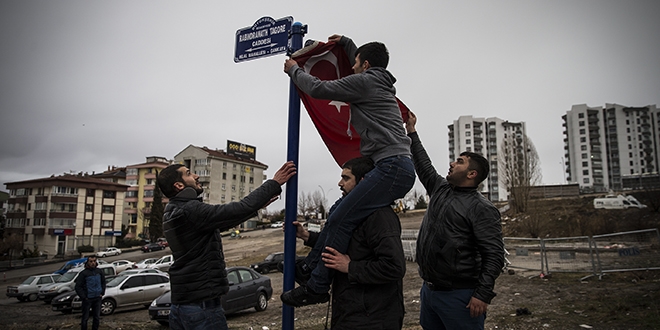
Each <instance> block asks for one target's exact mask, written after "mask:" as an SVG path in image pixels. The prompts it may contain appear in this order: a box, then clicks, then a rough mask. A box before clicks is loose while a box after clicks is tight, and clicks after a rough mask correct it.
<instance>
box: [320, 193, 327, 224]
mask: <svg viewBox="0 0 660 330" xmlns="http://www.w3.org/2000/svg"><path fill="white" fill-rule="evenodd" d="M319 188H321V193H323V203H321V205H322V206H323V219H325V218H326V217H325V214H326V213H327V212H326V210H325V204H326V203H325V190H323V187H321V185H319Z"/></svg>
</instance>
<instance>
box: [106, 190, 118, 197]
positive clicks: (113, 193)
mask: <svg viewBox="0 0 660 330" xmlns="http://www.w3.org/2000/svg"><path fill="white" fill-rule="evenodd" d="M115 196H116V192H114V191H110V190H103V198H115Z"/></svg>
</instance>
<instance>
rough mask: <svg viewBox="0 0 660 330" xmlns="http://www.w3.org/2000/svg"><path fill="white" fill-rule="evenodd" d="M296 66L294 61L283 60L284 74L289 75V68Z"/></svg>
mask: <svg viewBox="0 0 660 330" xmlns="http://www.w3.org/2000/svg"><path fill="white" fill-rule="evenodd" d="M297 64H298V62H296V61H295V60H292V59H290V58H287V59H286V60H284V73H286V74H289V70H291V68H292V67H293V66H294V65H297Z"/></svg>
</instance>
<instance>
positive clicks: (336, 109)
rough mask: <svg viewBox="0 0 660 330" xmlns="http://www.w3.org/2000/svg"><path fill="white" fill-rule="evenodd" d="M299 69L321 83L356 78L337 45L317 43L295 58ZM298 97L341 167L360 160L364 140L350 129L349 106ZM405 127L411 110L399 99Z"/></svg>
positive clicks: (343, 52)
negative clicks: (352, 76)
mask: <svg viewBox="0 0 660 330" xmlns="http://www.w3.org/2000/svg"><path fill="white" fill-rule="evenodd" d="M292 59H294V60H295V61H296V62H297V63H298V66H299V67H301V68H302V69H304V70H305V72H307V73H309V74H311V75H313V76H315V77H318V78H319V79H321V80H335V79H339V78H343V77H346V76H348V75H350V74H353V69H352V67H351V63H350V61H349V60H348V56H347V55H346V52H345V51H344V48H343V47H342V46H340V45H338V44H337V43H334V42H328V43H323V42H320V41H315V42H314V43H313V44H312V45H310V46H307V47H305V48H303V49H301V50H299V51H297V52H296V53H294V54H293V56H292ZM298 94H300V98H301V99H302V101H303V104H304V105H305V108H306V109H307V113H308V114H309V117H310V118H311V119H312V122H313V123H314V126H316V130H318V132H319V135H321V139H323V142H324V143H325V145H326V146H327V147H328V150H329V151H330V154H332V157H333V158H334V159H335V161H336V162H337V164H338V165H339V166H340V167H341V166H342V165H343V164H344V163H345V162H346V161H348V160H350V159H353V158H356V157H360V156H361V154H360V137H359V136H358V134H357V132H356V131H355V128H353V126H352V125H350V126H349V111H350V108H349V106H350V105H349V104H348V103H345V102H340V101H333V100H319V99H315V98H312V97H311V96H309V95H307V94H305V93H303V92H302V91H301V90H300V89H298ZM397 102H398V103H399V109H400V110H401V117H402V120H403V121H402V124H403V122H405V121H406V120H408V107H406V106H405V104H403V102H401V101H400V100H399V99H398V98H397Z"/></svg>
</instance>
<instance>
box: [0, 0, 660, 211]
mask: <svg viewBox="0 0 660 330" xmlns="http://www.w3.org/2000/svg"><path fill="white" fill-rule="evenodd" d="M264 16H269V17H272V18H274V19H279V18H282V17H286V16H293V18H294V20H295V21H298V22H301V23H303V24H306V25H307V26H308V34H307V35H306V36H305V39H307V38H311V39H319V40H323V41H325V40H326V39H327V37H328V36H330V35H331V34H334V33H338V34H344V35H347V36H349V37H351V38H353V40H354V41H355V43H356V44H358V45H361V44H363V43H366V42H369V41H374V40H378V41H382V42H384V43H385V44H386V45H387V46H388V48H389V50H390V55H391V60H390V65H389V70H390V71H391V72H392V74H393V75H394V76H395V77H397V79H398V81H397V83H396V85H395V86H396V87H397V95H398V97H399V98H400V99H401V100H402V101H403V102H405V103H406V104H407V105H408V106H409V107H410V109H411V110H412V111H413V112H415V113H416V114H417V116H418V118H419V122H418V125H417V127H418V131H419V134H420V137H421V139H422V141H423V142H424V144H425V146H426V147H427V149H428V151H429V154H430V156H431V158H432V159H433V161H434V164H435V166H436V168H437V169H438V171H439V172H440V173H443V174H444V173H446V170H447V168H448V163H449V159H448V154H449V153H448V144H447V125H449V124H451V123H452V122H453V120H455V119H457V118H458V117H459V116H462V115H472V116H476V117H499V118H501V119H504V120H509V121H513V122H520V121H524V122H526V124H527V133H528V136H529V137H530V138H531V140H532V141H533V142H534V144H535V145H536V148H537V150H538V153H539V156H540V159H541V167H542V172H543V183H545V184H553V183H562V182H563V181H564V176H563V170H562V165H561V159H562V157H563V154H564V151H563V135H562V120H561V116H562V115H564V114H565V113H566V111H568V110H570V109H571V106H572V105H574V104H587V105H589V106H603V105H605V103H618V104H622V105H627V106H645V105H649V104H656V105H660V37H659V34H658V33H659V31H660V2H658V1H656V0H649V1H641V0H626V1H623V0H621V1H605V0H592V1H587V0H581V1H574V0H569V1H565V0H559V1H545V2H540V1H523V0H520V1H486V0H484V1H460V2H459V1H438V0H427V1H415V0H410V1H355V0H351V1H343V0H335V1H304V2H297V3H296V2H292V1H284V2H283V1H233V2H226V1H215V0H214V1H163V0H160V1H118V0H114V1H81V0H80V1H78V0H68V1H67V0H60V1H30V0H27V1H23V0H20V1H18V0H16V1H9V0H3V1H1V2H0V84H1V85H0V86H1V87H0V112H1V113H0V122H1V123H2V127H1V130H0V138H1V139H0V141H2V143H1V144H0V183H6V182H13V181H20V180H27V179H36V178H42V177H47V176H50V175H51V174H56V175H59V174H62V173H64V172H69V171H76V172H80V171H83V172H90V173H91V172H92V171H96V172H101V171H103V170H105V169H107V167H108V165H116V166H126V165H131V164H138V163H142V162H144V161H145V156H152V155H156V156H164V157H167V158H168V159H172V158H173V157H174V155H176V154H177V153H179V152H180V151H181V150H183V149H184V148H185V147H186V146H188V145H190V144H193V145H196V146H207V147H209V148H218V149H225V148H226V141H227V140H233V141H238V142H242V143H246V144H249V145H252V146H255V147H256V152H257V160H258V161H260V162H262V163H265V164H267V165H269V166H270V167H269V169H268V171H267V174H268V177H269V178H270V177H272V175H273V174H274V173H275V171H276V170H277V168H279V166H280V165H281V164H282V163H283V162H284V161H286V151H287V116H288V115H287V112H288V88H289V78H288V77H287V76H286V75H285V74H284V73H283V71H282V68H283V62H284V59H285V55H277V56H273V57H268V58H262V59H258V60H253V61H248V62H242V63H238V64H237V63H234V61H233V58H234V46H235V33H236V31H237V30H239V29H242V28H244V27H247V26H251V25H252V24H254V22H255V21H257V20H258V19H259V18H261V17H264ZM302 111H303V113H302V114H301V127H300V140H301V143H300V162H299V175H300V176H299V192H302V191H304V192H311V191H314V190H320V189H319V186H321V187H323V191H324V193H325V194H326V197H327V199H328V200H329V201H330V202H332V201H333V200H334V199H336V198H337V197H339V190H338V189H337V185H336V184H337V181H338V178H339V173H340V170H339V168H338V167H337V165H336V163H335V162H334V161H333V159H332V157H331V156H330V153H329V152H328V151H327V149H326V148H325V146H324V145H323V142H322V141H321V139H320V137H319V135H318V133H317V132H316V130H315V128H314V127H313V125H312V123H311V121H310V119H309V116H308V115H307V113H306V112H305V110H304V108H302ZM0 189H3V190H4V189H5V187H4V185H2V187H0ZM415 189H418V190H419V191H420V192H421V191H422V187H421V184H419V182H417V184H416V186H415ZM283 207H284V203H283V202H277V203H275V204H273V206H271V209H279V208H283Z"/></svg>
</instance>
